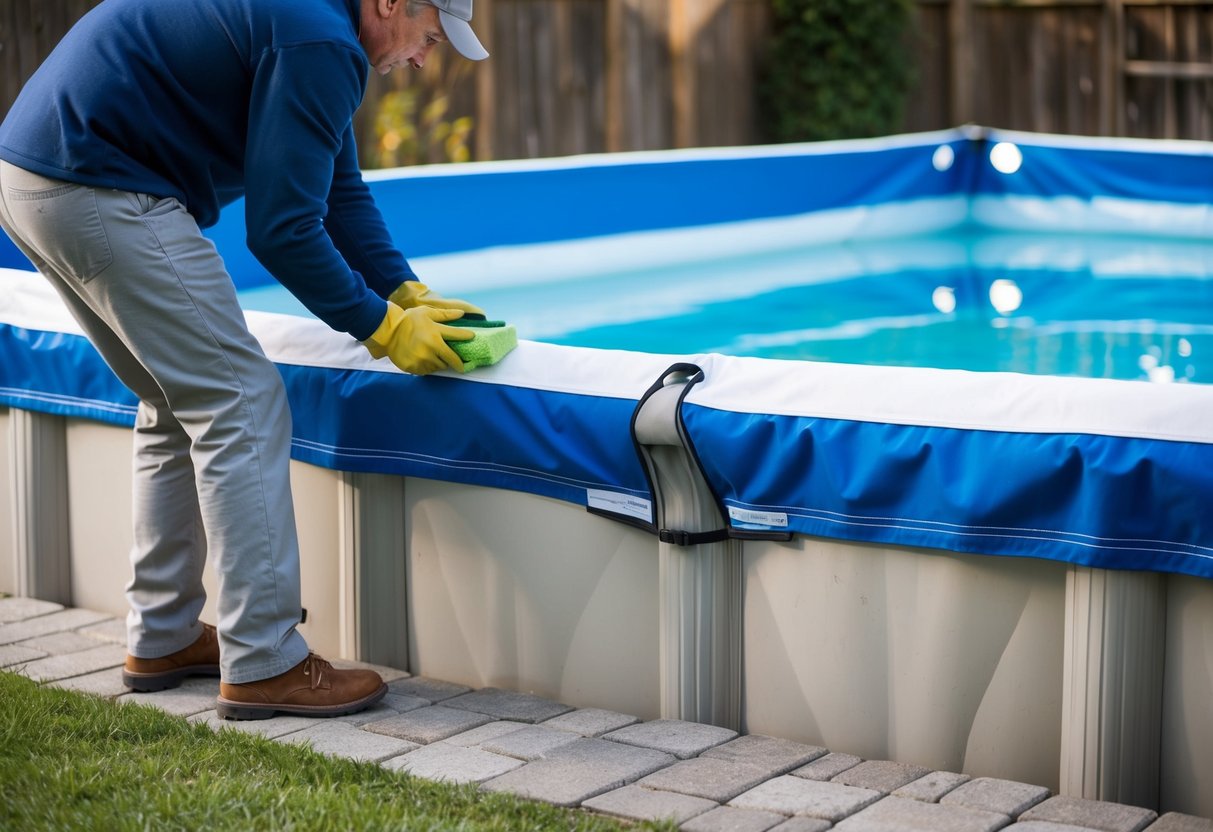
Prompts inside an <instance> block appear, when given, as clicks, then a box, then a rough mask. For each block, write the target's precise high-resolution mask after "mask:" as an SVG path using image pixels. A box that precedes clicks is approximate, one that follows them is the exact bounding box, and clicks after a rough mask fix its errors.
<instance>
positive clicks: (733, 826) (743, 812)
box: [681, 806, 829, 832]
mask: <svg viewBox="0 0 1213 832" xmlns="http://www.w3.org/2000/svg"><path fill="white" fill-rule="evenodd" d="M785 820H787V818H786V817H784V816H783V815H777V814H775V813H774V812H759V811H756V810H754V809H738V808H735V807H733V806H719V807H717V808H715V809H712V810H711V811H710V812H704V813H703V814H702V815H696V816H695V817H693V818H691V819H690V820H689V821H687V822H686V823H684V824H683V825H682V827H681V829H682V832H766V830H768V829H770V828H771V827H772V826H778V825H779V824H781V823H783V822H784V821H785ZM823 823H825V822H824V821H823ZM826 826H827V827H828V826H829V824H828V823H826Z"/></svg>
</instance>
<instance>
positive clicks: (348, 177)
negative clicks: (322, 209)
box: [324, 124, 417, 298]
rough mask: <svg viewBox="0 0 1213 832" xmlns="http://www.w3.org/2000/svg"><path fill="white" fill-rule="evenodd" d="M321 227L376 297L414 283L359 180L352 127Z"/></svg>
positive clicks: (367, 191) (346, 138) (361, 181)
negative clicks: (408, 281)
mask: <svg viewBox="0 0 1213 832" xmlns="http://www.w3.org/2000/svg"><path fill="white" fill-rule="evenodd" d="M324 227H325V228H326V229H327V230H328V233H329V237H331V238H332V240H333V244H334V245H336V247H337V251H339V252H341V256H342V257H344V258H345V262H346V263H348V264H349V266H350V268H351V269H353V270H354V271H355V272H357V273H359V274H361V275H362V279H363V280H365V281H366V285H367V286H369V287H370V289H371V291H373V292H374V293H375V294H377V295H378V296H379V297H381V298H386V297H387V296H388V295H390V294H391V293H392V291H393V290H395V289H396V287H398V286H399V285H400V283H401V282H402V281H404V280H416V279H417V275H415V274H414V273H413V269H412V268H411V267H410V266H409V264H408V260H406V259H405V257H404V255H403V254H401V253H400V250H399V249H398V248H397V247H396V245H395V243H394V242H393V241H392V237H391V234H390V233H389V232H388V230H387V224H386V223H385V222H384V220H383V214H382V212H380V210H379V206H378V205H376V204H375V200H374V198H373V197H372V196H371V190H370V188H368V187H367V185H366V182H364V181H363V179H362V172H361V170H359V167H358V148H357V143H356V141H355V139H354V127H353V125H352V124H351V125H350V127H349V128H348V129H347V130H346V131H345V135H344V136H343V137H342V144H341V152H340V153H338V154H337V160H336V167H335V169H334V171H333V186H332V190H330V191H329V197H328V216H327V217H325V219H324Z"/></svg>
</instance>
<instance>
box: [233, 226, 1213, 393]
mask: <svg viewBox="0 0 1213 832" xmlns="http://www.w3.org/2000/svg"><path fill="white" fill-rule="evenodd" d="M646 244H647V245H653V246H656V247H659V246H660V239H659V238H657V239H654V240H648V241H646ZM513 260H514V261H515V262H517V261H519V260H520V258H513ZM521 261H522V262H525V258H521ZM594 266H595V264H594V263H592V262H591V263H570V264H569V268H568V274H567V276H565V277H562V278H561V279H552V278H550V277H546V278H542V279H536V280H530V279H529V278H528V275H527V273H526V270H525V268H522V269H518V273H502V274H500V275H495V280H494V283H495V284H496V285H498V286H500V287H501V288H496V287H495V286H494V287H493V288H483V286H482V287H481V288H479V289H476V290H475V291H471V292H466V293H463V294H462V295H461V296H463V297H466V298H467V299H469V300H472V301H474V302H476V303H478V304H479V305H481V306H482V307H484V308H485V309H486V310H487V311H488V312H489V314H490V316H491V317H495V318H502V319H504V320H507V321H510V322H511V323H513V324H515V325H516V326H517V328H518V332H519V336H520V337H521V338H525V339H530V340H538V341H546V342H550V343H554V344H565V345H573V346H581V347H596V348H604V349H624V350H634V351H642V352H655V353H677V354H693V353H702V352H720V353H725V354H728V355H739V356H755V357H762V358H775V359H794V360H812V361H830V362H837V363H851V364H883V365H897V366H919V367H936V368H944V369H959V370H973V371H1011V372H1019V373H1030V374H1041V375H1062V376H1083V377H1092V378H1116V379H1130V380H1132V379H1141V380H1151V381H1156V382H1197V383H1209V382H1211V381H1213V243H1210V242H1205V241H1200V240H1191V239H1174V240H1169V239H1160V238H1158V237H1142V238H1133V237H1125V236H1115V237H1113V236H1074V235H1056V234H1041V233H1018V232H1016V233H1010V232H995V231H983V230H977V229H957V230H953V231H949V232H947V233H942V234H936V235H929V236H915V237H907V238H895V239H881V240H862V241H852V242H848V243H840V244H831V245H815V246H806V247H803V248H797V249H782V250H777V251H768V252H765V253H763V254H761V255H757V256H755V255H746V256H736V257H724V258H715V259H713V260H711V261H696V260H695V259H694V258H693V256H692V257H689V258H687V259H686V260H684V261H683V262H678V263H676V264H674V265H667V266H663V267H661V268H659V269H658V268H653V269H648V268H646V269H630V270H623V271H613V272H612V271H597V270H595V267H594ZM418 272H419V273H420V274H422V275H426V274H427V272H426V271H425V270H424V269H423V268H422V264H418ZM496 278H499V279H496ZM429 280H430V282H431V285H433V286H434V287H435V288H436V289H439V290H443V289H445V288H446V287H447V285H448V283H446V282H442V281H440V280H438V279H437V278H429ZM450 284H451V285H453V286H454V287H455V288H458V281H457V280H454V281H450ZM281 291H282V290H280V289H275V290H258V291H254V292H252V293H250V294H249V296H248V303H247V304H246V305H247V306H248V307H249V308H259V309H269V310H271V311H280V310H281V308H282V298H281ZM444 293H445V294H456V292H452V291H446V292H444ZM275 298H276V299H275Z"/></svg>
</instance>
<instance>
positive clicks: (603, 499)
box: [585, 488, 653, 523]
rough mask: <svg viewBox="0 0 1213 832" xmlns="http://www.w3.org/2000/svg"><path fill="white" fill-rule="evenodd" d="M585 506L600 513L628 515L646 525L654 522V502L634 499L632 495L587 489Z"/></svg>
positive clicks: (641, 498)
mask: <svg viewBox="0 0 1213 832" xmlns="http://www.w3.org/2000/svg"><path fill="white" fill-rule="evenodd" d="M585 504H586V505H587V506H589V507H590V508H596V509H598V510H599V511H609V512H611V513H612V514H626V515H627V516H628V517H635V518H636V519H637V520H643V521H644V522H646V523H651V522H653V502H652V500H646V499H645V498H644V497H633V496H632V495H631V494H619V493H617V492H614V491H603V490H602V489H599V488H587V489H586V490H585Z"/></svg>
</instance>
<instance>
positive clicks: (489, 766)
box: [383, 740, 524, 783]
mask: <svg viewBox="0 0 1213 832" xmlns="http://www.w3.org/2000/svg"><path fill="white" fill-rule="evenodd" d="M383 765H384V767H385V768H390V769H393V770H395V771H405V772H408V773H409V774H412V775H415V776H417V777H424V778H426V779H427V780H442V781H445V782H448V783H483V782H484V781H485V780H491V779H492V778H494V777H500V776H501V775H502V774H505V773H506V772H508V771H513V770H514V769H516V768H518V767H519V766H521V765H524V763H523V761H522V760H518V759H515V758H514V757H503V756H501V755H500V754H490V753H489V752H488V751H482V750H480V749H479V748H469V747H467V746H462V745H452V744H451V743H449V742H447V741H446V740H442V741H441V742H436V743H433V744H431V745H423V746H421V747H420V748H418V749H417V750H416V751H410V752H409V753H408V754H405V755H403V756H401V757H396V758H394V759H391V760H388V761H387V762H386V763H384V764H383Z"/></svg>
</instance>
